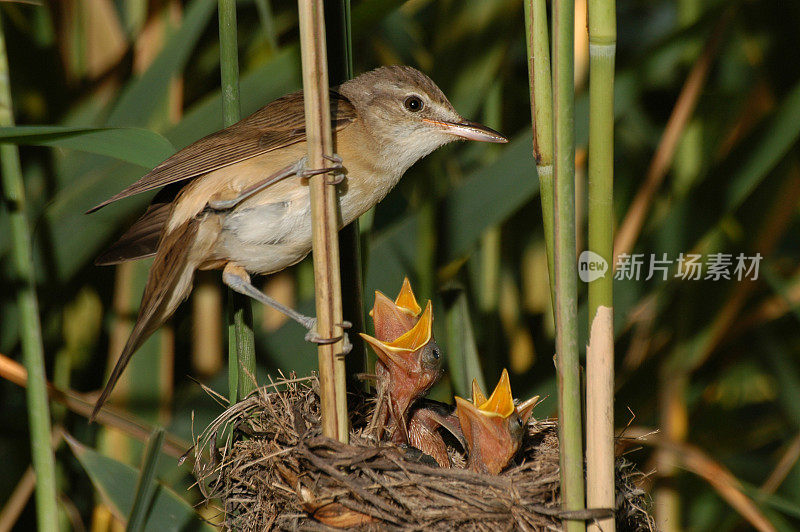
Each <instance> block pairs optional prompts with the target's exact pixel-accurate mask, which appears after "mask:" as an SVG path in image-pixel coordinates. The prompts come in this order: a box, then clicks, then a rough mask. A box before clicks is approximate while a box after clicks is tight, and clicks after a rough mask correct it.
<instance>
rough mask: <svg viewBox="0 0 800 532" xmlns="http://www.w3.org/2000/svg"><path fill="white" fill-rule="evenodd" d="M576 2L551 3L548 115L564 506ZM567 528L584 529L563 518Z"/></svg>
mask: <svg viewBox="0 0 800 532" xmlns="http://www.w3.org/2000/svg"><path fill="white" fill-rule="evenodd" d="M574 19H575V4H574V2H573V0H554V2H553V28H554V30H553V34H554V39H553V62H554V67H553V94H554V99H553V108H554V112H553V117H554V119H555V120H554V135H553V139H554V143H553V147H554V154H555V157H554V163H555V164H554V170H555V171H554V180H555V186H554V194H553V205H554V212H555V223H554V240H555V247H554V250H553V251H554V252H553V259H554V263H555V292H556V297H555V318H556V370H557V373H558V422H559V425H558V426H559V445H560V449H559V450H560V465H561V499H562V504H563V506H564V508H565V509H566V510H580V509H582V508H583V507H584V499H583V496H584V488H583V441H582V437H581V433H582V427H581V419H582V415H581V387H580V386H581V383H580V367H579V364H580V361H579V358H578V324H577V282H578V281H577V271H576V266H577V265H576V257H575V100H574V92H575V86H574V85H575V81H574V75H575V74H574V71H575V64H574V63H575V50H574V48H575V46H574V29H575V28H574ZM565 525H566V526H565V529H566V530H568V531H580V530H585V528H586V527H585V524H584V523H583V521H566V522H565Z"/></svg>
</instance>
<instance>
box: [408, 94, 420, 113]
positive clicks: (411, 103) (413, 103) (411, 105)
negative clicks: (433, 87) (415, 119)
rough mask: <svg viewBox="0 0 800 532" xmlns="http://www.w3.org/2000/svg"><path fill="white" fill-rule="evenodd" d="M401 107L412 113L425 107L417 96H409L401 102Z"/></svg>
mask: <svg viewBox="0 0 800 532" xmlns="http://www.w3.org/2000/svg"><path fill="white" fill-rule="evenodd" d="M403 105H404V106H405V107H406V109H408V110H409V111H411V112H412V113H416V112H417V111H422V108H423V107H425V104H424V103H422V99H421V98H420V97H419V96H409V97H408V98H406V101H404V102H403Z"/></svg>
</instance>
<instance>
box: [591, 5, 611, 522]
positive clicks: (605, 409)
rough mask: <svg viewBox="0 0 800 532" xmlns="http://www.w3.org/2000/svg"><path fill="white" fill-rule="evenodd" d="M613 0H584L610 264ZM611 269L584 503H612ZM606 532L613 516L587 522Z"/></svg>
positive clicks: (603, 246)
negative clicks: (587, 2) (585, 3)
mask: <svg viewBox="0 0 800 532" xmlns="http://www.w3.org/2000/svg"><path fill="white" fill-rule="evenodd" d="M615 7H616V6H615V0H589V4H588V18H589V163H588V164H589V250H590V251H593V252H594V253H597V254H598V255H600V256H601V257H602V258H603V260H605V261H606V264H613V262H612V261H613V255H614V212H613V190H614V56H615V53H616V45H617V23H616V8H615ZM612 272H613V268H608V269H607V270H606V274H605V276H603V277H600V278H599V279H595V280H594V281H591V282H590V283H589V322H590V326H589V346H588V347H587V349H586V503H587V505H588V506H589V507H590V508H613V507H614V500H615V495H614V310H613V309H614V306H613V305H614V302H613V284H614V277H613V273H612ZM589 530H592V531H597V532H599V531H600V530H602V531H603V532H610V531H613V530H614V518H613V517H611V518H608V519H602V520H599V521H595V522H593V523H591V524H590V525H589Z"/></svg>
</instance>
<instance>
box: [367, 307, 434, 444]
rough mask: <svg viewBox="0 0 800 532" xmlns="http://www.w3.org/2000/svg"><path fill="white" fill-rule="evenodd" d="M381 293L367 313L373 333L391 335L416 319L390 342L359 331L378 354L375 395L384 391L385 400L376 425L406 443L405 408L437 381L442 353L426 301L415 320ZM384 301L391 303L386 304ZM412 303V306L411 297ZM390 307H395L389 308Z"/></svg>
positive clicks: (407, 411)
mask: <svg viewBox="0 0 800 532" xmlns="http://www.w3.org/2000/svg"><path fill="white" fill-rule="evenodd" d="M378 294H380V292H378ZM381 296H383V295H382V294H380V295H377V294H376V303H375V306H374V307H373V310H372V312H371V314H372V316H373V318H374V319H375V331H376V336H377V335H380V336H383V337H384V338H392V337H393V336H394V335H395V334H397V332H401V331H402V328H403V327H405V326H406V325H407V324H408V323H411V322H413V320H416V323H414V324H413V325H412V327H411V328H410V329H407V330H406V332H402V334H401V335H400V336H399V337H397V338H395V339H394V340H391V341H387V340H379V339H378V338H376V337H373V336H369V335H367V334H364V333H360V334H361V337H362V338H363V339H364V341H366V342H367V343H368V344H369V345H370V346H371V347H372V349H373V350H374V351H375V354H377V355H378V362H377V364H376V370H375V371H376V374H377V377H378V389H379V396H380V395H381V394H385V395H388V399H389V400H388V404H389V412H388V422H387V421H386V419H387V416H386V415H385V414H381V415H380V418H379V419H378V422H377V426H379V427H382V426H384V425H385V428H386V429H387V430H388V431H390V432H391V433H392V441H393V442H395V443H408V441H409V439H408V417H409V409H410V408H411V406H412V405H413V403H414V401H416V400H417V399H419V398H420V397H422V396H423V395H425V393H426V392H427V391H428V390H429V389H430V388H431V386H433V385H434V384H435V383H436V382H437V381H438V380H439V377H440V376H441V374H442V356H441V351H440V350H439V346H438V345H437V344H436V341H435V340H434V338H433V310H432V306H431V302H430V301H428V304H427V305H426V307H425V311H424V312H423V313H422V316H420V317H419V319H416V318H415V317H414V315H413V314H406V313H405V312H404V311H403V310H401V309H402V308H404V307H397V305H395V304H394V303H391V300H389V299H388V298H386V297H385V296H383V297H382V298H381ZM412 298H413V294H412ZM387 301H388V303H390V304H391V305H387V304H386V302H387ZM414 304H415V305H416V301H415V300H414ZM391 306H394V307H396V308H395V309H394V310H392V309H391ZM416 308H419V307H418V306H416ZM398 309H400V310H398ZM378 408H380V405H378Z"/></svg>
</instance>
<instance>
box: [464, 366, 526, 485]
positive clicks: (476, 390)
mask: <svg viewBox="0 0 800 532" xmlns="http://www.w3.org/2000/svg"><path fill="white" fill-rule="evenodd" d="M538 400H539V396H536V397H532V398H531V399H528V400H527V401H525V402H524V403H522V404H520V405H519V406H514V398H513V396H512V395H511V383H510V381H509V379H508V371H506V370H505V369H504V370H503V373H502V375H501V376H500V381H499V382H498V383H497V386H496V387H495V389H494V391H493V392H492V395H491V396H490V397H489V399H486V397H485V396H484V395H483V392H482V391H481V388H480V386H478V382H477V381H475V380H473V381H472V401H467V400H466V399H462V398H461V397H456V413H457V415H458V419H459V421H460V423H461V431H462V433H463V434H464V439H465V440H466V443H467V452H468V453H469V462H468V466H469V468H470V469H472V470H473V471H476V472H478V473H489V474H490V475H496V474H498V473H500V471H502V470H503V469H504V468H505V467H506V466H507V465H508V463H509V462H510V461H511V459H512V458H514V455H515V454H517V451H518V450H519V448H520V446H521V445H522V438H523V436H524V435H525V425H526V424H527V423H528V419H529V418H530V416H531V413H532V412H533V407H534V406H536V402H537V401H538Z"/></svg>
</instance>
